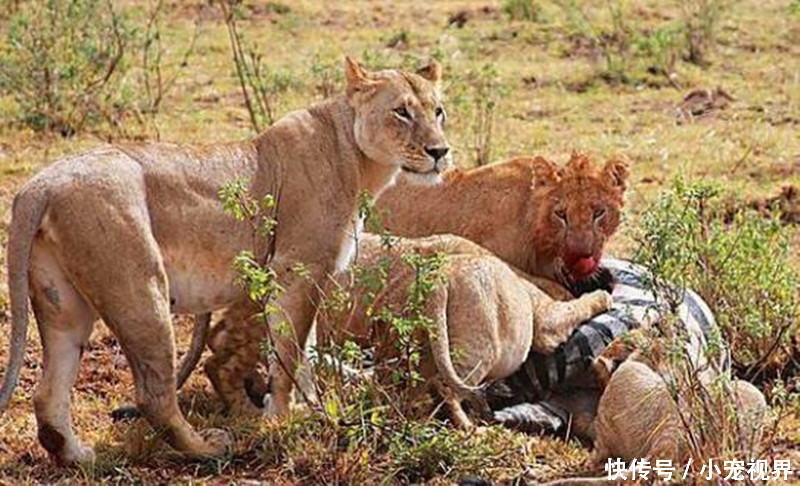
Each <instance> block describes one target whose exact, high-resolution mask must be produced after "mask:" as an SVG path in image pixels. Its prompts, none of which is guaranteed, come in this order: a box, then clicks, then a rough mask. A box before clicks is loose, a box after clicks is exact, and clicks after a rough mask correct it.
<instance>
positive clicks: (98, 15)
mask: <svg viewBox="0 0 800 486" xmlns="http://www.w3.org/2000/svg"><path fill="white" fill-rule="evenodd" d="M345 54H349V55H351V56H353V57H356V58H358V59H360V60H362V61H363V62H364V64H365V65H366V66H367V67H368V68H371V69H378V68H384V67H405V68H410V69H411V68H415V67H419V66H421V65H422V64H423V63H424V62H425V61H426V60H427V59H429V58H435V59H438V60H439V61H440V62H441V63H442V64H443V66H444V75H445V84H444V87H445V93H446V97H447V101H446V108H447V111H448V115H449V117H448V124H449V126H448V134H449V138H450V141H451V144H452V146H453V148H454V156H455V160H456V162H457V164H458V165H459V166H460V167H464V168H467V167H473V166H476V165H481V164H487V163H492V162H495V161H499V160H502V159H504V158H507V157H510V156H513V155H520V154H541V155H544V156H546V157H548V158H550V159H552V160H555V161H559V162H563V161H565V160H566V159H567V158H568V157H569V154H570V152H571V151H573V150H578V151H586V152H590V153H593V154H596V156H597V157H598V158H600V157H606V156H609V155H619V156H624V157H626V158H628V159H629V160H630V161H631V167H632V174H633V175H632V181H631V188H630V191H629V193H630V194H629V199H628V207H627V217H626V221H625V223H624V225H625V229H624V230H623V231H622V232H621V234H620V235H618V237H616V239H615V240H614V241H613V242H612V244H611V247H610V252H611V253H613V254H615V255H618V256H623V257H636V258H638V259H640V260H641V261H643V262H644V263H647V264H649V265H650V266H652V267H654V268H655V270H656V271H658V272H660V273H661V274H663V275H664V276H665V277H666V278H669V279H671V280H676V279H677V280H679V281H680V282H681V283H685V284H687V285H690V286H692V287H694V288H696V289H698V290H699V291H700V293H701V295H703V297H704V298H706V300H708V301H709V303H710V304H711V305H712V308H713V309H714V310H715V312H716V313H717V315H718V317H719V319H720V325H721V326H722V329H723V334H724V335H725V337H726V338H727V339H728V340H729V341H730V342H731V343H732V346H733V358H734V360H733V361H734V371H735V372H736V373H737V374H738V375H739V376H742V377H744V378H746V379H750V380H752V381H754V382H755V383H756V384H757V385H758V386H759V387H760V388H761V389H762V390H763V391H764V392H765V393H766V395H767V397H768V399H769V400H770V401H771V403H772V404H773V412H774V417H773V418H774V421H773V423H772V425H771V426H770V427H769V430H767V431H766V433H765V440H764V444H763V446H762V447H761V448H760V449H759V454H761V457H764V458H770V459H772V458H778V459H782V458H792V459H793V463H794V464H793V466H794V468H795V469H800V454H798V449H800V447H799V446H798V443H800V421H799V420H798V417H797V414H796V412H797V403H798V399H797V395H796V393H797V391H798V383H797V375H798V372H800V365H799V364H798V362H800V351H799V350H798V348H799V347H800V344H798V340H800V334H798V332H799V331H800V328H798V325H797V317H798V298H799V297H800V295H798V292H799V291H798V287H797V271H798V270H800V259H799V258H798V256H799V255H798V252H797V243H798V241H800V239H798V232H797V229H796V224H797V223H798V222H800V195H798V193H797V189H796V187H798V186H797V184H800V2H799V1H798V0H764V1H756V0H669V1H650V0H627V1H623V0H608V1H585V2H583V1H577V0H503V1H489V0H487V1H472V2H468V1H456V0H448V1H427V2H416V1H401V2H395V1H383V0H359V1H342V2H325V1H316V0H299V1H288V0H283V1H263V0H258V1H256V0H247V1H242V2H234V3H233V4H231V3H225V4H221V3H220V2H217V1H213V2H212V1H210V0H206V1H201V0H185V1H176V0H163V1H159V0H152V1H149V2H148V1H144V0H143V1H132V0H120V1H113V2H110V1H105V0H74V1H70V0H50V1H44V0H42V1H25V0H2V5H0V215H3V216H2V219H0V246H2V247H3V248H2V251H0V336H1V337H0V343H2V345H1V346H0V360H2V361H0V362H2V363H5V359H6V354H7V349H6V347H7V343H8V342H9V340H8V333H9V327H10V326H9V320H10V315H9V304H8V297H7V288H6V286H5V285H6V275H5V271H6V269H5V260H4V259H5V244H6V239H7V230H6V228H7V225H8V221H9V219H10V206H11V201H12V199H13V196H14V194H15V192H16V191H17V190H18V189H19V187H21V186H22V184H23V183H24V182H25V181H26V180H27V179H28V178H30V177H31V176H32V175H33V174H34V173H36V172H37V171H38V170H39V169H41V168H42V167H44V166H46V165H47V164H49V163H51V162H52V161H53V160H55V159H57V158H59V157H60V156H62V155H65V154H70V153H74V152H78V151H81V150H84V149H87V148H89V147H93V146H96V145H98V144H102V143H108V142H116V141H139V140H161V141H174V142H198V143H207V142H216V141H226V140H232V139H241V138H245V137H249V136H252V135H253V134H254V133H256V131H257V130H259V129H262V128H264V127H266V126H268V125H269V124H270V123H271V122H272V121H273V120H275V119H277V118H279V117H280V116H282V115H283V114H285V113H286V112H288V111H290V110H292V109H296V108H300V107H305V106H307V105H309V104H310V103H313V102H314V101H316V100H320V99H322V98H323V97H326V96H330V95H331V94H334V93H336V92H338V91H340V90H341V88H342V87H343V70H342V61H343V57H344V55H345ZM109 271H113V269H110V270H109ZM33 327H35V326H32V328H33ZM176 329H177V336H178V341H179V349H185V347H186V343H187V340H188V335H189V333H190V330H191V326H190V322H189V321H188V320H179V321H177V324H176ZM39 354H40V348H39V342H38V336H37V335H36V332H35V330H34V331H32V332H31V333H30V336H29V345H28V350H27V359H26V367H25V369H24V371H23V377H22V382H21V385H20V387H19V388H18V389H17V393H16V396H15V399H14V400H13V401H12V403H11V405H10V407H9V410H8V411H6V412H5V413H4V414H3V415H2V416H1V417H0V483H7V484H21V483H49V482H58V481H78V482H91V481H103V482H111V483H117V482H119V483H128V482H143V483H165V482H171V481H181V482H190V481H211V482H227V481H230V480H243V479H245V478H247V479H253V480H261V481H268V482H271V483H295V482H307V483H318V482H345V483H349V482H355V481H360V482H368V483H375V482H380V481H386V482H395V481H397V482H408V481H433V482H440V483H448V482H453V481H458V480H460V479H463V478H465V477H468V476H480V477H490V478H493V479H494V480H497V481H517V482H519V483H524V482H530V483H535V482H537V481H541V480H547V479H552V478H558V477H564V476H569V475H578V474H585V473H587V463H586V460H587V458H588V457H589V454H590V449H589V448H587V447H586V446H585V445H582V444H580V443H579V442H577V441H576V440H574V439H571V438H569V437H568V438H566V439H561V438H538V437H531V436H526V435H524V434H519V433H513V432H510V431H505V430H501V429H497V428H490V429H489V431H488V432H486V433H485V434H482V435H480V436H476V435H470V434H465V433H461V432H456V431H452V430H450V429H448V428H446V427H442V426H441V425H440V424H438V422H436V421H435V420H420V421H410V420H409V421H401V422H397V421H394V422H391V425H393V426H392V427H388V428H387V427H384V428H372V429H369V430H366V429H363V428H362V429H359V428H358V427H353V426H352V424H351V425H350V426H348V425H341V424H342V423H344V422H345V421H341V420H340V421H338V422H336V423H333V424H332V423H331V422H330V421H329V418H330V416H331V415H336V414H345V413H356V412H353V411H352V410H350V411H347V412H342V411H340V410H330V409H328V410H326V417H327V418H326V419H320V418H319V417H317V416H315V415H314V414H309V413H300V414H298V415H297V416H295V417H293V418H292V419H290V420H288V421H285V422H281V423H273V422H269V421H266V420H250V419H241V418H228V417H225V416H224V415H222V414H221V413H220V407H219V403H218V401H217V400H216V399H215V397H214V396H213V394H212V392H211V388H210V386H209V384H208V383H207V381H206V379H205V378H204V377H203V376H202V374H201V373H197V374H195V375H194V376H193V377H192V378H191V381H190V382H189V383H188V385H187V386H186V387H184V389H183V391H182V392H181V399H182V404H183V407H184V410H186V411H188V417H189V420H190V421H192V422H193V423H194V424H195V425H198V426H201V427H207V426H220V427H224V428H227V429H228V430H231V431H232V432H233V434H234V437H235V440H236V443H235V449H234V452H233V453H231V454H230V455H229V456H227V457H225V458H223V459H221V460H213V461H207V462H201V463H197V462H195V463H190V462H186V461H184V460H182V459H181V458H180V457H177V456H176V455H174V454H173V453H171V452H170V451H169V450H168V449H167V448H166V446H164V445H163V444H162V443H161V442H160V441H159V440H158V438H157V437H155V435H154V434H153V432H152V431H151V429H149V428H148V427H147V425H146V424H145V423H144V422H143V421H134V422H128V423H120V424H117V423H113V422H112V421H111V418H110V416H109V412H110V411H111V410H113V409H114V408H115V407H117V406H119V405H120V404H123V403H126V402H128V401H130V400H131V399H132V384H131V377H130V374H129V372H128V370H127V365H126V363H125V360H124V357H123V356H122V353H121V350H120V349H119V347H118V345H117V343H116V341H115V339H114V337H113V336H112V335H111V334H110V333H109V332H108V331H107V330H106V329H105V328H104V327H103V325H102V324H98V325H97V327H96V331H95V334H94V335H93V338H92V340H91V344H90V346H89V347H88V349H87V351H86V353H85V354H84V357H83V366H82V370H81V376H80V378H79V380H78V384H77V386H76V388H75V392H74V397H73V407H74V408H73V414H74V423H75V427H76V430H77V431H78V433H79V434H80V435H81V436H82V437H83V438H84V439H85V440H86V441H87V442H88V443H90V444H91V443H93V444H94V445H95V447H96V450H97V452H98V461H97V463H96V464H95V465H94V467H91V468H83V469H59V468H56V467H55V466H53V465H52V464H51V463H50V462H49V461H48V459H47V457H46V456H45V453H44V451H43V449H41V448H40V447H39V446H38V444H37V443H36V428H35V419H34V416H33V410H32V403H31V400H30V399H31V396H32V393H33V388H34V384H35V382H36V378H37V376H38V375H39V372H40V370H39V367H40V361H39ZM351 405H352V404H351ZM710 408H712V409H713V407H710ZM376 413H377V412H376ZM360 416H362V417H363V416H364V415H363V414H362V415H360ZM398 424H399V425H398ZM702 432H703V431H702V430H700V431H699V432H698V433H699V434H700V435H701V436H703V437H704V441H702V442H701V444H703V448H704V450H703V451H701V452H702V453H703V454H706V455H707V456H708V457H717V458H721V457H730V456H731V455H735V453H734V452H732V451H731V449H730V448H728V446H727V445H726V444H722V443H721V442H722V441H721V440H718V442H719V443H715V442H714V440H715V439H714V434H713V433H710V434H709V433H707V432H708V431H705V432H706V434H703V433H702ZM366 437H369V439H366ZM595 472H596V471H595ZM601 472H602V471H601Z"/></svg>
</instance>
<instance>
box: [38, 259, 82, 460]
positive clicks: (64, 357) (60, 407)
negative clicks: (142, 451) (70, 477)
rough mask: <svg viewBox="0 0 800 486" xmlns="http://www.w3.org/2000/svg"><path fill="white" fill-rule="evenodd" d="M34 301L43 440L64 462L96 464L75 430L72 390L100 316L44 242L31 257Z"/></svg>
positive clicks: (39, 424) (56, 458)
mask: <svg viewBox="0 0 800 486" xmlns="http://www.w3.org/2000/svg"><path fill="white" fill-rule="evenodd" d="M31 288H32V292H31V299H32V302H33V312H34V314H35V315H36V322H37V325H38V326H39V335H40V336H41V340H42V348H43V350H44V363H43V368H44V371H43V373H42V380H41V382H40V383H39V385H38V387H37V388H36V395H35V398H34V399H33V404H34V409H35V412H36V421H37V424H38V430H39V433H38V436H39V442H40V443H41V444H42V446H43V447H44V448H45V449H46V450H47V452H49V453H50V454H51V455H52V456H53V457H54V458H55V460H56V462H58V463H59V464H73V463H85V462H91V461H92V460H93V459H94V452H93V451H92V449H91V448H90V447H86V446H84V445H83V444H82V443H81V442H80V440H78V438H77V437H76V436H75V434H74V432H73V430H72V415H71V413H70V401H71V400H70V390H71V389H72V386H73V385H74V384H75V380H76V378H77V376H78V369H79V367H80V357H81V353H82V351H83V346H85V345H86V343H87V342H88V340H89V336H90V334H91V332H92V327H93V324H94V321H95V319H96V315H95V314H94V312H93V311H92V309H91V307H90V306H89V305H88V303H87V302H86V301H85V300H84V299H83V297H81V296H80V294H78V292H76V291H75V288H74V287H73V286H72V284H71V283H70V282H69V281H68V280H67V278H66V276H65V275H64V273H63V271H62V270H61V269H60V267H59V266H58V263H57V262H56V260H55V258H53V256H52V253H50V252H49V251H48V250H47V249H45V247H44V246H43V245H41V244H37V245H35V246H34V248H33V252H32V258H31Z"/></svg>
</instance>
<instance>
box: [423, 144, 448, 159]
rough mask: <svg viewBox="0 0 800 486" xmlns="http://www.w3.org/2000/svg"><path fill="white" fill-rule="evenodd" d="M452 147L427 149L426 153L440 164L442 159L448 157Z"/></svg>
mask: <svg viewBox="0 0 800 486" xmlns="http://www.w3.org/2000/svg"><path fill="white" fill-rule="evenodd" d="M449 151H450V147H447V146H445V147H425V153H426V154H428V155H430V156H431V158H432V159H433V161H434V162H438V161H439V160H440V159H441V158H442V157H444V156H445V155H447V152H449Z"/></svg>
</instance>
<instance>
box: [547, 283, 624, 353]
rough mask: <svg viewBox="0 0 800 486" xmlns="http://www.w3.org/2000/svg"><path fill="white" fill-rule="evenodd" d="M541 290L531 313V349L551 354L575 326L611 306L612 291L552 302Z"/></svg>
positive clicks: (599, 291)
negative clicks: (532, 332) (533, 320)
mask: <svg viewBox="0 0 800 486" xmlns="http://www.w3.org/2000/svg"><path fill="white" fill-rule="evenodd" d="M539 292H540V296H539V298H540V299H543V300H544V302H542V303H540V304H539V305H538V306H537V308H536V312H535V315H534V318H535V319H536V321H535V325H536V331H535V332H534V335H533V348H534V349H535V350H536V351H539V352H543V353H550V352H552V351H553V350H555V348H557V347H558V345H559V344H561V343H563V342H564V341H566V340H567V338H569V336H570V334H572V331H574V330H575V328H576V327H578V326H580V325H581V324H583V323H584V322H585V321H587V320H589V319H591V318H592V317H594V316H596V315H597V314H600V313H602V312H605V311H607V310H608V309H610V308H611V303H612V302H611V294H609V293H608V292H606V291H603V290H596V291H594V292H590V293H588V294H584V295H582V296H580V297H578V298H577V299H574V300H569V301H566V302H559V301H553V300H552V299H550V298H548V297H547V296H546V295H544V293H543V292H541V291H539Z"/></svg>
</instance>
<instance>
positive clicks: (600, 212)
mask: <svg viewBox="0 0 800 486" xmlns="http://www.w3.org/2000/svg"><path fill="white" fill-rule="evenodd" d="M605 215H606V210H605V208H600V209H595V210H594V219H595V221H596V220H598V219H600V218H602V217H603V216H605Z"/></svg>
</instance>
